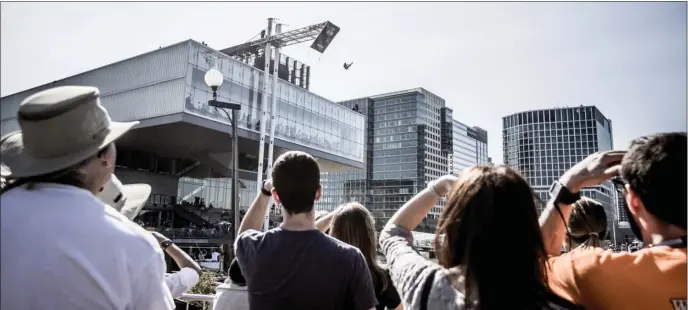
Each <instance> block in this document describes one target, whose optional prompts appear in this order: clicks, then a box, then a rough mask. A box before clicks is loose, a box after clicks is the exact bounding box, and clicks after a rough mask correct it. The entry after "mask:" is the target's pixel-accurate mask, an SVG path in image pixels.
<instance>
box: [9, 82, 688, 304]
mask: <svg viewBox="0 0 688 310" xmlns="http://www.w3.org/2000/svg"><path fill="white" fill-rule="evenodd" d="M17 119H18V121H19V125H20V127H21V131H19V132H13V133H10V134H8V135H6V136H4V137H2V139H1V140H0V155H1V156H2V157H1V158H2V190H1V192H0V205H2V208H1V209H0V212H1V214H0V221H1V223H0V238H1V243H0V247H1V248H0V252H1V253H0V256H1V257H0V263H1V270H0V277H1V285H2V294H1V296H0V308H2V309H15V310H23V309H27V310H29V309H30V310H34V309H36V310H40V309H89V310H90V309H142V310H157V309H173V308H174V302H173V299H174V298H177V297H179V296H181V295H182V294H183V293H184V292H185V291H187V290H189V289H190V288H191V287H193V286H194V285H195V284H196V283H197V282H198V281H199V278H200V275H201V273H202V270H201V267H200V266H199V265H198V264H197V263H196V262H195V261H194V260H193V259H192V258H191V257H189V255H188V254H186V253H185V252H184V251H183V250H181V249H179V248H178V247H177V246H176V245H175V244H174V243H173V242H172V241H171V240H170V239H168V237H166V236H165V235H163V234H161V233H159V232H149V231H146V230H145V229H143V228H142V227H141V226H140V225H138V224H136V222H134V219H135V218H136V216H137V215H138V214H139V213H140V210H141V208H142V207H143V205H144V204H145V202H146V201H147V200H148V197H149V195H150V191H151V189H150V186H148V185H145V184H130V185H123V184H121V182H119V180H118V179H117V178H116V176H115V175H114V174H113V173H114V167H115V160H116V147H115V142H116V141H117V140H118V139H119V138H121V137H122V136H123V135H125V134H126V133H127V131H129V130H130V129H131V128H133V127H134V126H135V125H136V122H129V123H119V122H113V121H112V120H111V119H110V116H109V115H108V113H107V111H106V110H105V109H104V108H103V106H102V105H101V103H100V93H99V91H98V89H96V88H93V87H80V86H66V87H58V88H53V89H49V90H45V91H42V92H39V93H37V94H34V95H32V96H30V97H28V98H27V99H25V100H24V101H23V102H22V103H21V105H20V108H19V110H18V112H17ZM686 150H687V145H686V133H683V132H682V133H657V134H650V135H647V136H643V137H640V138H637V139H635V140H633V141H632V142H631V144H630V146H629V147H628V149H627V150H614V151H606V152H598V153H594V154H591V155H590V156H588V157H587V158H585V159H584V160H582V161H581V162H579V163H578V164H576V165H574V166H573V167H571V168H570V169H569V170H568V171H566V172H565V173H564V174H563V175H561V176H560V177H559V179H558V181H556V182H554V184H553V185H552V186H551V188H550V200H549V202H548V203H547V207H546V209H545V210H544V211H543V212H542V214H541V215H540V216H539V217H538V215H537V212H536V205H535V203H536V202H535V196H534V193H533V190H532V188H531V187H530V185H529V184H528V182H527V181H526V180H525V179H524V178H523V177H522V176H521V175H520V174H519V173H518V172H517V171H515V170H513V169H512V168H510V167H508V166H505V165H489V166H476V167H471V168H468V169H466V170H464V171H462V172H461V173H460V174H458V175H446V176H443V177H440V178H438V179H436V180H433V181H431V182H430V183H429V184H428V185H427V188H425V189H424V190H422V191H420V192H419V193H417V194H416V195H415V196H414V197H413V198H412V199H410V200H409V201H408V202H406V203H405V204H404V205H403V206H402V207H401V208H399V210H398V211H397V212H396V213H395V214H394V215H393V216H392V217H391V218H390V219H389V221H388V222H387V223H386V225H385V226H384V228H383V230H382V231H381V232H380V233H379V234H378V233H377V232H376V230H375V222H374V218H373V216H372V215H371V213H370V211H369V210H368V209H366V207H365V206H364V205H362V204H359V203H355V202H351V203H346V204H344V205H342V206H340V207H339V208H337V209H336V210H334V211H333V212H330V213H326V214H318V215H316V211H315V210H314V209H315V203H316V202H317V201H318V200H319V199H321V198H322V196H323V194H324V193H323V187H322V186H321V184H320V168H319V166H318V163H317V161H316V160H315V159H314V158H313V157H312V156H311V155H309V154H307V153H304V152H298V151H291V152H287V153H285V154H283V155H281V156H280V157H279V158H277V159H276V160H275V162H274V166H273V170H272V174H271V176H269V179H268V180H266V181H264V183H263V186H262V190H261V191H260V192H259V193H258V194H257V196H256V197H255V199H254V200H253V202H252V204H251V206H250V207H249V209H248V210H247V212H246V214H245V216H244V217H243V219H242V221H241V225H240V226H239V228H238V230H239V235H238V237H237V238H236V239H235V240H234V244H233V246H234V252H235V254H236V258H235V259H234V260H233V261H232V263H231V264H230V266H229V277H228V279H227V280H226V281H225V283H222V284H220V285H219V286H218V287H217V289H216V296H215V302H214V303H213V307H214V309H217V310H228V309H231V310H235V309H252V310H262V309H354V310H365V309H457V310H458V309H461V310H462V309H480V310H491V309H611V310H614V309H624V310H625V309H659V310H661V309H687V308H686V307H687V306H686V290H687V286H686V281H687V279H686V273H687V269H686V218H687V214H686V210H687V209H688V204H687V200H686V198H687V195H686V194H687V193H686V190H687V187H688V185H687V182H686V171H687V169H688V168H687V166H686V161H687V158H686ZM609 180H611V181H612V183H613V184H614V185H615V187H616V190H617V191H618V193H619V195H621V196H622V197H623V199H624V200H625V202H626V203H625V208H626V212H627V213H628V214H629V224H630V226H631V230H632V231H633V233H634V235H635V236H636V237H637V238H638V240H640V241H642V246H641V245H640V244H639V243H638V244H637V245H634V247H635V250H634V251H630V250H628V251H618V252H617V251H613V250H612V249H605V248H603V246H604V244H603V242H602V241H603V240H605V238H607V237H608V236H605V232H606V227H607V221H608V216H607V214H605V211H604V208H603V207H602V205H601V204H599V203H598V202H597V201H595V200H592V199H589V198H585V197H581V195H580V192H581V190H582V189H583V188H586V187H591V186H596V185H599V184H602V183H603V182H606V181H609ZM271 200H274V203H275V204H276V205H277V206H278V208H281V211H282V215H283V220H282V223H281V224H280V225H279V226H277V227H275V228H272V229H269V230H267V231H261V227H262V225H263V221H264V218H265V216H266V214H267V212H269V209H270V206H271ZM440 200H444V208H443V210H442V213H441V215H440V218H439V221H438V224H437V231H436V233H435V242H434V247H435V249H434V253H435V254H436V257H437V259H436V261H435V260H429V259H427V258H426V257H424V256H423V255H421V254H420V253H419V252H417V251H416V250H415V249H414V248H413V246H412V245H413V235H412V233H411V232H412V231H413V230H414V229H415V228H416V227H417V226H418V225H419V224H420V223H421V222H422V221H423V219H424V218H425V217H426V215H427V214H428V212H430V210H431V208H432V207H433V206H435V205H437V204H438V202H439V201H440ZM199 203H200V201H199ZM504 236H511V238H510V240H504ZM495 244H499V246H494V245H495ZM378 248H379V249H380V251H381V253H382V255H383V256H384V259H385V261H386V263H384V264H383V263H382V262H381V261H382V258H381V257H379V251H378ZM626 248H629V246H627V247H626ZM165 255H169V256H170V257H171V258H172V259H173V260H174V261H175V262H176V264H177V265H179V267H180V268H181V270H180V271H179V272H177V273H174V274H171V275H170V274H165V270H166V266H165V260H164V256H165Z"/></svg>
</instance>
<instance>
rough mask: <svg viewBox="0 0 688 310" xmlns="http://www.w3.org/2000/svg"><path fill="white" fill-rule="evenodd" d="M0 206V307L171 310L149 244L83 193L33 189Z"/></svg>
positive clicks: (159, 263) (0, 199)
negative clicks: (0, 287)
mask: <svg viewBox="0 0 688 310" xmlns="http://www.w3.org/2000/svg"><path fill="white" fill-rule="evenodd" d="M0 205H2V208H0V238H1V241H2V242H1V243H0V265H1V270H0V278H1V282H2V283H1V285H2V295H0V308H2V309H13V310H42V309H72V310H100V309H113V310H134V309H136V310H138V309H141V310H158V309H163V310H167V309H173V308H174V301H173V300H172V296H171V295H170V292H169V290H168V289H167V286H166V285H165V281H164V274H165V270H164V269H165V262H164V260H163V253H162V250H161V249H160V247H159V246H158V244H157V242H156V241H155V238H154V237H153V236H152V235H150V234H149V233H148V232H146V231H145V230H144V229H143V228H141V227H140V226H138V225H136V224H135V223H133V222H131V221H130V220H129V219H127V218H126V217H124V216H123V215H121V214H120V213H119V212H117V211H116V210H115V209H113V208H112V207H110V206H106V205H105V204H104V203H103V202H101V201H100V200H99V199H98V198H96V197H95V196H94V195H93V194H91V193H90V192H88V191H86V190H83V189H79V188H76V187H73V186H67V185H59V184H38V185H37V186H36V188H35V189H33V190H27V189H25V188H24V187H18V188H15V189H12V190H10V191H8V192H6V193H5V194H3V195H2V196H0Z"/></svg>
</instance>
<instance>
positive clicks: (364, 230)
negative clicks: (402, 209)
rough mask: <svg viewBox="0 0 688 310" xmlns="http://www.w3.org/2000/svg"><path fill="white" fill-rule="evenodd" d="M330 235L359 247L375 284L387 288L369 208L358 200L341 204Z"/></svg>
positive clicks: (333, 220) (336, 212) (334, 217)
mask: <svg viewBox="0 0 688 310" xmlns="http://www.w3.org/2000/svg"><path fill="white" fill-rule="evenodd" d="M330 236H332V237H334V238H336V239H338V240H340V241H343V242H346V243H348V244H350V245H352V246H355V247H357V248H358V249H359V250H360V251H361V253H362V254H363V257H364V258H365V260H366V263H368V269H369V270H370V275H371V277H372V278H373V284H374V286H375V287H376V288H378V287H379V288H381V289H382V291H384V290H386V289H387V286H388V285H389V284H388V283H387V277H385V274H384V271H383V268H382V266H380V263H378V261H377V234H376V232H375V221H374V220H373V216H372V214H370V211H368V209H366V208H365V207H364V206H363V205H361V204H360V203H356V202H350V203H346V204H343V205H341V206H340V207H339V208H338V209H337V210H336V211H334V215H333V216H332V225H331V228H330Z"/></svg>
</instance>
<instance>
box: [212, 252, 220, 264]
mask: <svg viewBox="0 0 688 310" xmlns="http://www.w3.org/2000/svg"><path fill="white" fill-rule="evenodd" d="M219 257H220V253H218V252H213V253H212V254H211V258H210V260H212V261H214V262H216V261H219V260H220V259H219Z"/></svg>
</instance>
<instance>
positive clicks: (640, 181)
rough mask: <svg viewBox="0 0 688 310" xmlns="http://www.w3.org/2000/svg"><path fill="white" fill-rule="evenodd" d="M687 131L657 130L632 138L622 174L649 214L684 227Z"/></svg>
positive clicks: (622, 167) (622, 166) (622, 164)
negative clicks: (657, 132) (655, 132)
mask: <svg viewBox="0 0 688 310" xmlns="http://www.w3.org/2000/svg"><path fill="white" fill-rule="evenodd" d="M686 167H687V166H686V133H685V132H672V133H659V134H654V135H649V136H644V137H640V138H638V139H635V140H633V141H631V146H630V147H629V149H628V153H626V155H625V156H624V158H623V161H622V163H621V177H622V178H623V180H624V181H626V182H628V184H629V185H630V187H631V189H632V190H633V192H635V193H636V194H637V195H638V197H639V198H640V201H642V202H643V204H644V205H645V208H646V209H647V211H648V212H650V214H652V215H654V216H655V217H657V218H658V219H660V220H662V221H664V222H665V223H668V224H672V225H675V226H678V227H680V228H682V229H686V202H687V199H686V186H687V182H686Z"/></svg>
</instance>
